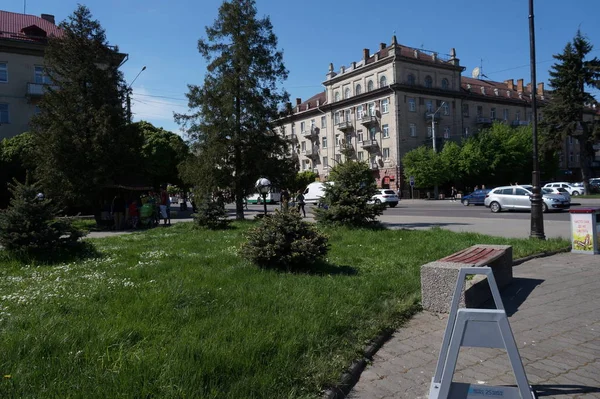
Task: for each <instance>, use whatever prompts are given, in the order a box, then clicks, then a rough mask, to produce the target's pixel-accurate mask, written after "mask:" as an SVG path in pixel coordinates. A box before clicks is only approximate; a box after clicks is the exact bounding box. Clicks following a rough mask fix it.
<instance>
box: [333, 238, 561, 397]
mask: <svg viewBox="0 0 600 399" xmlns="http://www.w3.org/2000/svg"><path fill="white" fill-rule="evenodd" d="M570 250H571V246H568V247H566V248H562V249H558V250H555V251H545V252H541V253H538V254H533V255H529V256H526V257H524V258H519V259H515V260H514V261H513V263H512V265H513V267H515V266H519V265H521V264H523V263H525V262H527V261H529V260H532V259H536V258H545V257H548V256H552V255H556V254H559V253H564V252H569V251H570ZM417 312H418V311H415V312H413V315H414V313H417ZM411 317H412V316H411ZM395 331H396V330H395V329H392V328H390V329H387V330H385V331H383V332H382V333H381V334H379V335H378V336H377V338H375V339H374V340H373V341H372V343H371V344H370V345H369V346H367V347H366V348H365V351H364V353H363V358H362V359H359V360H355V361H354V362H353V363H352V365H351V366H350V367H349V368H348V370H347V371H346V372H345V373H344V374H342V377H341V380H340V382H339V384H337V385H336V386H334V387H331V388H328V389H327V390H325V392H324V393H323V396H322V399H344V398H346V396H347V395H348V394H349V393H350V391H351V390H352V388H354V385H356V383H357V382H358V380H359V379H360V375H361V374H362V372H363V371H364V369H365V368H366V367H367V363H368V362H369V361H371V360H373V356H375V354H376V353H377V351H378V350H379V349H381V347H382V346H383V344H385V343H386V342H387V341H388V340H389V339H390V338H391V337H392V335H393V334H394V332H395Z"/></svg>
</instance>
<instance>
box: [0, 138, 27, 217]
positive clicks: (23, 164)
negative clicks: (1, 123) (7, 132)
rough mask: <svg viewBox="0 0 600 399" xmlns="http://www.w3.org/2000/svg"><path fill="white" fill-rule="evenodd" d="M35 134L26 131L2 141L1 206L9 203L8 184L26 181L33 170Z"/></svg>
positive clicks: (0, 169) (0, 147)
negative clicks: (32, 156)
mask: <svg viewBox="0 0 600 399" xmlns="http://www.w3.org/2000/svg"><path fill="white" fill-rule="evenodd" d="M32 151H33V136H32V134H31V133H28V132H25V133H21V134H19V135H16V136H14V137H11V138H9V139H4V140H2V141H0V208H4V207H5V206H6V205H8V201H9V199H10V194H9V191H8V184H9V183H10V182H12V181H14V180H17V181H20V182H24V181H25V178H26V177H27V175H28V173H29V172H30V171H31V170H32V167H33V163H32V160H31V154H32Z"/></svg>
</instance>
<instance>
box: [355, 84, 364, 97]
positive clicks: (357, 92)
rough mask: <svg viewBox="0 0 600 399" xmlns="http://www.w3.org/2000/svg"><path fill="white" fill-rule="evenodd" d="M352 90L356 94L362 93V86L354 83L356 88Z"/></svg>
mask: <svg viewBox="0 0 600 399" xmlns="http://www.w3.org/2000/svg"><path fill="white" fill-rule="evenodd" d="M354 92H355V93H356V95H357V96H358V95H359V94H361V93H362V87H360V85H359V84H358V85H356V89H355V90H354Z"/></svg>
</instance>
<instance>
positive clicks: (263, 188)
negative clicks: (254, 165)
mask: <svg viewBox="0 0 600 399" xmlns="http://www.w3.org/2000/svg"><path fill="white" fill-rule="evenodd" d="M254 186H255V187H256V190H257V191H258V192H259V194H261V195H262V197H263V205H264V207H265V217H266V216H267V194H268V193H269V191H270V190H271V182H270V181H269V179H266V178H264V177H261V178H260V179H258V180H257V181H256V183H255V185H254Z"/></svg>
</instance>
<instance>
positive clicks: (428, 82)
mask: <svg viewBox="0 0 600 399" xmlns="http://www.w3.org/2000/svg"><path fill="white" fill-rule="evenodd" d="M425 87H427V88H428V89H431V88H432V87H433V79H431V76H429V75H427V76H425Z"/></svg>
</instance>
